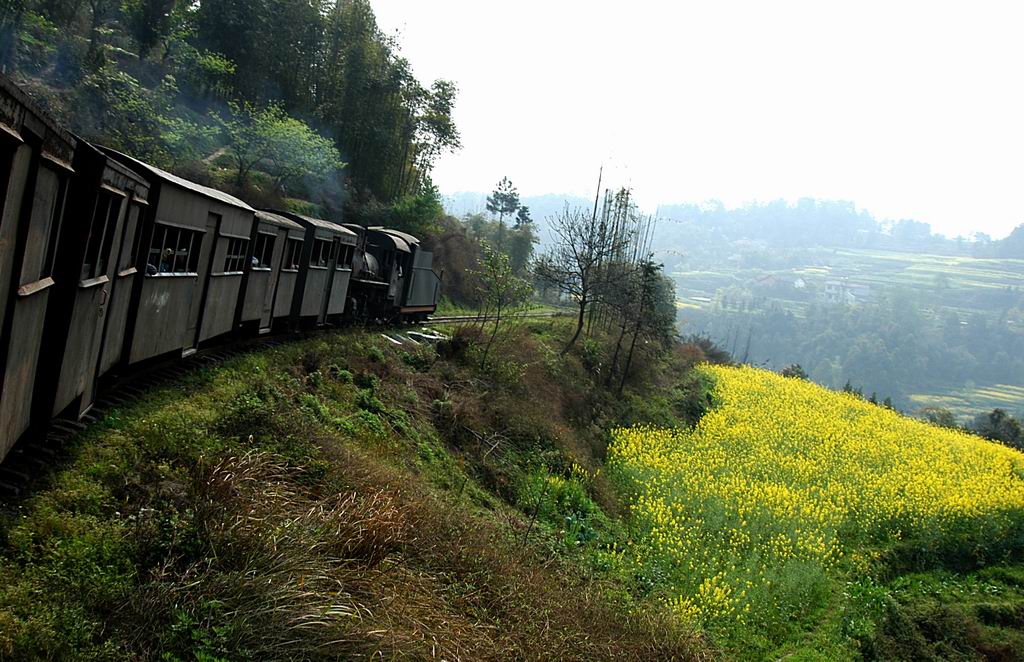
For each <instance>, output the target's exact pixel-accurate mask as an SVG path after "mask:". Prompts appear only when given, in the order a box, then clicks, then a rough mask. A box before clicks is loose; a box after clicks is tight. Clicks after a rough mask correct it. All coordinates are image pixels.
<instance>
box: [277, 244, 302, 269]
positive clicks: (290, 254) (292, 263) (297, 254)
mask: <svg viewBox="0 0 1024 662" xmlns="http://www.w3.org/2000/svg"><path fill="white" fill-rule="evenodd" d="M301 257H302V240H301V239H289V240H288V241H287V243H285V245H284V262H283V263H282V264H281V268H282V269H284V270H285V271H298V270H299V263H300V259H301Z"/></svg>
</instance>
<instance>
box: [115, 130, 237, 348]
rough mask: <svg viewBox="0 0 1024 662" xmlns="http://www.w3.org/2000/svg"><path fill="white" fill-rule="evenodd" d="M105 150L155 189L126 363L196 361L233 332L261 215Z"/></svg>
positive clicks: (228, 197) (213, 191)
mask: <svg viewBox="0 0 1024 662" xmlns="http://www.w3.org/2000/svg"><path fill="white" fill-rule="evenodd" d="M103 149H104V151H106V152H107V153H108V154H110V155H111V156H112V157H114V158H115V159H117V160H118V161H120V162H121V163H123V164H125V165H127V166H128V167H130V168H132V169H133V170H135V171H137V172H138V173H139V174H141V175H142V176H143V177H144V178H145V179H146V181H147V182H148V183H149V185H150V205H149V213H148V214H147V216H146V220H145V222H144V223H143V225H142V227H143V230H142V249H141V250H140V251H139V255H138V261H137V262H136V268H138V270H139V272H140V273H141V274H142V277H141V278H140V279H139V282H138V283H136V287H135V290H134V292H133V296H132V306H131V311H130V314H129V325H128V332H127V333H128V338H129V340H128V343H129V344H128V348H129V349H128V352H127V360H128V362H129V363H137V362H139V361H144V360H146V359H149V358H152V357H157V356H162V355H164V354H169V353H174V352H177V353H181V354H182V355H187V354H191V353H192V352H194V351H195V350H196V349H197V348H198V347H199V344H200V343H201V342H203V341H205V340H209V339H211V338H215V337H217V336H220V335H222V334H225V333H228V332H230V331H232V330H233V329H234V324H235V319H236V314H235V312H236V305H235V304H236V303H237V301H238V296H239V292H240V290H241V285H242V276H243V274H244V270H245V260H246V259H247V257H246V256H247V255H248V253H249V241H250V237H251V236H252V227H253V223H254V213H255V212H254V210H253V209H252V208H251V207H249V205H247V204H245V203H244V202H242V201H241V200H239V199H238V198H235V197H233V196H231V195H228V194H227V193H223V192H221V191H218V190H216V189H212V188H209V187H206V186H202V185H200V184H196V183H195V182H190V181H188V180H187V179H183V178H181V177H178V176H176V175H172V174H171V173H169V172H165V171H163V170H161V169H159V168H157V167H155V166H151V165H149V164H146V163H143V162H142V161H139V160H137V159H134V158H132V157H130V156H127V155H125V154H121V153H120V152H116V151H114V150H110V149H106V148H103ZM225 302H230V303H229V304H228V305H225Z"/></svg>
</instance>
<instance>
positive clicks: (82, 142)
mask: <svg viewBox="0 0 1024 662" xmlns="http://www.w3.org/2000/svg"><path fill="white" fill-rule="evenodd" d="M72 135H74V136H75V138H77V139H78V149H88V150H91V151H92V152H94V153H95V154H96V155H98V156H99V157H101V158H102V159H103V160H104V162H105V163H104V165H105V166H106V167H108V168H110V169H111V170H115V171H117V172H119V173H121V174H122V175H124V176H126V177H129V178H131V179H132V180H134V181H135V182H136V183H138V184H141V185H143V186H145V187H146V188H147V189H148V188H149V182H147V181H146V178H145V177H143V176H142V175H140V174H139V173H137V172H136V171H134V170H132V169H131V168H129V167H128V166H127V165H125V164H124V163H121V162H120V161H118V160H117V159H115V158H113V157H111V156H110V154H107V153H106V152H104V151H103V150H101V149H100V148H98V147H97V146H96V145H93V144H92V143H91V142H89V141H88V140H86V139H85V138H82V137H81V136H79V135H78V134H77V133H76V134H72Z"/></svg>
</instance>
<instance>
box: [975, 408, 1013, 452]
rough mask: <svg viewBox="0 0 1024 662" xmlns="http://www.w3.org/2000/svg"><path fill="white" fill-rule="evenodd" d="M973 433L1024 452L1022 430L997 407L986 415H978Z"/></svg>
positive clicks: (1010, 417)
mask: <svg viewBox="0 0 1024 662" xmlns="http://www.w3.org/2000/svg"><path fill="white" fill-rule="evenodd" d="M974 431H975V432H977V433H978V434H980V435H981V436H983V437H985V438H986V439H991V440H992V441H999V442H1002V443H1004V444H1006V445H1007V446H1010V447H1012V448H1017V449H1021V450H1024V430H1022V429H1021V426H1020V423H1019V422H1017V420H1016V419H1014V418H1013V417H1012V416H1010V415H1009V414H1007V413H1006V410H1004V409H999V408H998V407H997V408H996V409H993V410H992V411H991V412H989V413H987V414H978V415H977V416H976V417H975V419H974Z"/></svg>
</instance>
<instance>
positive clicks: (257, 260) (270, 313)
mask: <svg viewBox="0 0 1024 662" xmlns="http://www.w3.org/2000/svg"><path fill="white" fill-rule="evenodd" d="M278 234H280V232H279V231H277V230H276V229H275V233H274V234H270V233H267V232H260V231H258V230H257V234H256V244H255V246H253V264H252V267H253V268H259V269H270V273H269V274H268V276H269V277H270V279H271V280H269V281H268V282H267V286H266V288H265V289H264V291H263V308H262V309H261V310H260V333H267V332H269V331H270V326H271V324H272V323H273V321H274V291H275V290H276V289H277V281H278V280H279V278H280V275H281V269H280V266H278V268H277V269H275V268H274V250H275V248H276V245H277V243H278V241H277V236H278Z"/></svg>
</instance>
